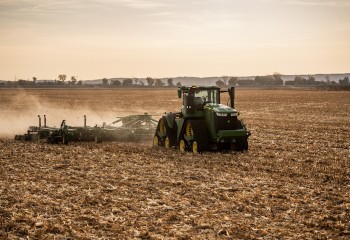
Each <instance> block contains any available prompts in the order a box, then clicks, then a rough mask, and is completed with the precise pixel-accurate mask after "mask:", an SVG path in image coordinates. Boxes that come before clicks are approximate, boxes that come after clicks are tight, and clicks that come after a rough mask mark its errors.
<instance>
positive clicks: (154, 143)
mask: <svg viewBox="0 0 350 240" xmlns="http://www.w3.org/2000/svg"><path fill="white" fill-rule="evenodd" d="M158 146H159V138H158V136H154V138H153V147H158Z"/></svg>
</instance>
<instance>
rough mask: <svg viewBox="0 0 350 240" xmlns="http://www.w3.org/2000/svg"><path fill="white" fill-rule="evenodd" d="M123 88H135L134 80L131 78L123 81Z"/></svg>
mask: <svg viewBox="0 0 350 240" xmlns="http://www.w3.org/2000/svg"><path fill="white" fill-rule="evenodd" d="M123 86H124V87H131V86H133V83H132V79H131V78H126V79H124V80H123Z"/></svg>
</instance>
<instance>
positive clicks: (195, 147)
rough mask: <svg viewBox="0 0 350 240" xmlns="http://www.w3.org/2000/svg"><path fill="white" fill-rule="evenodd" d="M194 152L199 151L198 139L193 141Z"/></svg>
mask: <svg viewBox="0 0 350 240" xmlns="http://www.w3.org/2000/svg"><path fill="white" fill-rule="evenodd" d="M192 152H193V153H198V144H197V142H196V141H193V143H192Z"/></svg>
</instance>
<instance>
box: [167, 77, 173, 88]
mask: <svg viewBox="0 0 350 240" xmlns="http://www.w3.org/2000/svg"><path fill="white" fill-rule="evenodd" d="M168 86H169V87H174V83H173V79H172V78H169V79H168Z"/></svg>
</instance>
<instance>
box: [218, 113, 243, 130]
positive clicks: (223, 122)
mask: <svg viewBox="0 0 350 240" xmlns="http://www.w3.org/2000/svg"><path fill="white" fill-rule="evenodd" d="M215 123H216V126H217V127H216V131H219V130H235V129H240V128H241V126H240V124H239V121H238V120H237V116H234V117H233V116H226V117H219V116H215Z"/></svg>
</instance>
